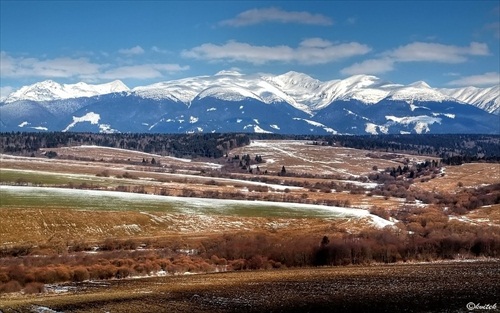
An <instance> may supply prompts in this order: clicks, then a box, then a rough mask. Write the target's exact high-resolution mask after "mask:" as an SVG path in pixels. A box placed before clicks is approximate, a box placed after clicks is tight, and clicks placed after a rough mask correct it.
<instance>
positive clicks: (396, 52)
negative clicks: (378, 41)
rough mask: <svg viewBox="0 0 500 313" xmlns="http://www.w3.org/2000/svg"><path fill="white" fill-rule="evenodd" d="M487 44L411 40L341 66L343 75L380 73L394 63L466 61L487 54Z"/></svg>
mask: <svg viewBox="0 0 500 313" xmlns="http://www.w3.org/2000/svg"><path fill="white" fill-rule="evenodd" d="M489 54H490V51H489V49H488V45H487V44H484V43H479V42H471V43H470V45H469V46H463V47H460V46H454V45H444V44H439V43H426V42H413V43H410V44H407V45H404V46H400V47H398V48H396V49H393V50H388V51H385V52H383V53H381V54H380V57H379V58H376V59H369V60H365V61H363V62H360V63H355V64H353V65H351V66H349V67H346V68H343V69H342V70H341V73H342V74H344V75H355V74H380V73H386V72H390V71H392V70H394V67H395V65H396V63H404V62H435V63H450V64H457V63H463V62H466V61H467V60H468V59H469V58H470V57H471V56H485V55H489Z"/></svg>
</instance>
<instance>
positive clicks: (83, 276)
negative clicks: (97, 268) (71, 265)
mask: <svg viewBox="0 0 500 313" xmlns="http://www.w3.org/2000/svg"><path fill="white" fill-rule="evenodd" d="M89 278H90V274H89V271H88V270H87V268H85V267H83V266H79V267H76V268H75V269H74V270H73V281H77V282H82V281H85V280H88V279H89Z"/></svg>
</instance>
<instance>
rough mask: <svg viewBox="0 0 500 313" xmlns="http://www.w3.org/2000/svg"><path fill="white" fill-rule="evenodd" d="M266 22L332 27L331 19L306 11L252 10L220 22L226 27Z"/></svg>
mask: <svg viewBox="0 0 500 313" xmlns="http://www.w3.org/2000/svg"><path fill="white" fill-rule="evenodd" d="M266 22H279V23H296V24H309V25H321V26H328V25H332V24H333V21H332V19H331V18H329V17H327V16H325V15H322V14H313V13H309V12H306V11H300V12H299V11H284V10H282V9H280V8H263V9H252V10H248V11H245V12H242V13H240V14H238V15H237V16H236V17H235V18H232V19H229V20H225V21H222V22H220V23H219V24H220V25H227V26H236V27H239V26H248V25H255V24H260V23H266Z"/></svg>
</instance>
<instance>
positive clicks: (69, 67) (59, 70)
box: [0, 51, 102, 78]
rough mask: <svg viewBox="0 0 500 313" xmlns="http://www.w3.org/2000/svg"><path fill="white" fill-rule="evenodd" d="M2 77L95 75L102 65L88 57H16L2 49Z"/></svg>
mask: <svg viewBox="0 0 500 313" xmlns="http://www.w3.org/2000/svg"><path fill="white" fill-rule="evenodd" d="M0 64H1V67H0V76H1V77H45V78H68V77H73V76H82V75H94V74H97V73H99V69H100V68H101V67H102V66H101V65H99V64H96V63H92V62H91V61H90V60H89V59H88V58H75V59H72V58H67V57H64V58H54V59H45V60H40V59H37V58H25V57H19V58H15V57H12V56H10V55H8V54H7V53H6V52H4V51H2V53H1V54H0Z"/></svg>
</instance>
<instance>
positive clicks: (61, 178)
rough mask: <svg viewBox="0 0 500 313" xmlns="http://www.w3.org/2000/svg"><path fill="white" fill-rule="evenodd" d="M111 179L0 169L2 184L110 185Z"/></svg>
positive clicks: (0, 181)
mask: <svg viewBox="0 0 500 313" xmlns="http://www.w3.org/2000/svg"><path fill="white" fill-rule="evenodd" d="M112 180H113V179H112V178H105V177H97V176H91V175H76V174H63V173H51V172H42V171H24V170H12V169H4V168H2V169H0V183H4V184H19V185H23V184H32V185H67V184H70V183H72V184H75V185H80V184H84V183H86V184H99V185H110V184H111V182H112Z"/></svg>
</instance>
